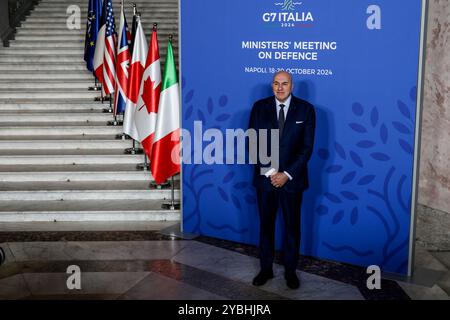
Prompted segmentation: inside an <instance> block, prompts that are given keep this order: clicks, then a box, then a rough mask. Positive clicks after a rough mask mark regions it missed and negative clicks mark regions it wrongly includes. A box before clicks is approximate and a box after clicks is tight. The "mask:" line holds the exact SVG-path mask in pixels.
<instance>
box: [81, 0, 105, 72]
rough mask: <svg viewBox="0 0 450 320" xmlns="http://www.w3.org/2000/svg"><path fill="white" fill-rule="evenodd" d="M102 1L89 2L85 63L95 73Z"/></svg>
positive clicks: (90, 0) (91, 0)
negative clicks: (96, 45) (96, 44)
mask: <svg viewBox="0 0 450 320" xmlns="http://www.w3.org/2000/svg"><path fill="white" fill-rule="evenodd" d="M101 12H102V0H89V8H88V17H87V25H86V37H85V42H84V61H86V67H87V68H88V70H89V71H94V52H95V43H96V41H97V33H98V30H99V28H100V22H101Z"/></svg>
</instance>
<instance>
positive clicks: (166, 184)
mask: <svg viewBox="0 0 450 320" xmlns="http://www.w3.org/2000/svg"><path fill="white" fill-rule="evenodd" d="M149 187H150V189H158V190H161V189H169V188H170V182H168V181H166V182H163V183H161V184H157V183H156V182H155V181H152V182H150V185H149Z"/></svg>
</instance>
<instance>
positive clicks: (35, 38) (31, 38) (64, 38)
mask: <svg viewBox="0 0 450 320" xmlns="http://www.w3.org/2000/svg"><path fill="white" fill-rule="evenodd" d="M177 29H178V27H176V26H173V27H168V28H164V29H161V28H159V29H158V39H165V38H167V37H168V36H169V35H170V34H176V33H177V31H178V30H177ZM151 34H152V33H151V31H148V32H146V34H145V38H146V39H147V40H148V39H150V36H151ZM84 40H85V35H84V34H77V35H73V34H68V35H51V34H49V35H47V36H44V35H39V34H35V35H28V34H27V33H18V34H17V35H16V36H15V38H14V40H11V41H10V44H11V43H15V42H19V41H20V42H22V41H23V42H25V41H26V42H29V43H38V42H40V41H46V42H47V43H57V42H76V43H78V42H81V43H82V44H83V45H84ZM160 42H161V41H160ZM164 43H165V42H161V43H160V45H161V46H162V45H164Z"/></svg>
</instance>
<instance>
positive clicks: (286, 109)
mask: <svg viewBox="0 0 450 320" xmlns="http://www.w3.org/2000/svg"><path fill="white" fill-rule="evenodd" d="M291 99H292V95H289V97H288V98H287V99H286V101H284V102H280V101H279V100H278V99H277V98H275V103H276V105H277V120H278V119H280V110H281V107H280V104H283V105H284V119H286V117H287V114H288V110H289V105H290V104H291ZM283 172H284V174H285V175H287V177H288V178H289V180H292V176H291V175H290V174H289V173H288V172H287V171H283ZM275 173H277V171H276V170H275V168H270V169H269V171H267V172H266V177H267V178H269V177H270V176H271V175H273V174H275Z"/></svg>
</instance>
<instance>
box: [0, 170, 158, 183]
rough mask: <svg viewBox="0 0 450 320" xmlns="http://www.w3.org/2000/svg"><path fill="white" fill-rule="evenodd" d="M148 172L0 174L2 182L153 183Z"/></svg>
mask: <svg viewBox="0 0 450 320" xmlns="http://www.w3.org/2000/svg"><path fill="white" fill-rule="evenodd" d="M152 180H153V178H152V177H151V174H150V173H149V172H147V171H76V172H33V171H31V172H0V182H2V183H3V182H15V181H22V182H25V181H27V182H32V181H41V182H43V181H49V182H51V181H111V183H113V181H152Z"/></svg>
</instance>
